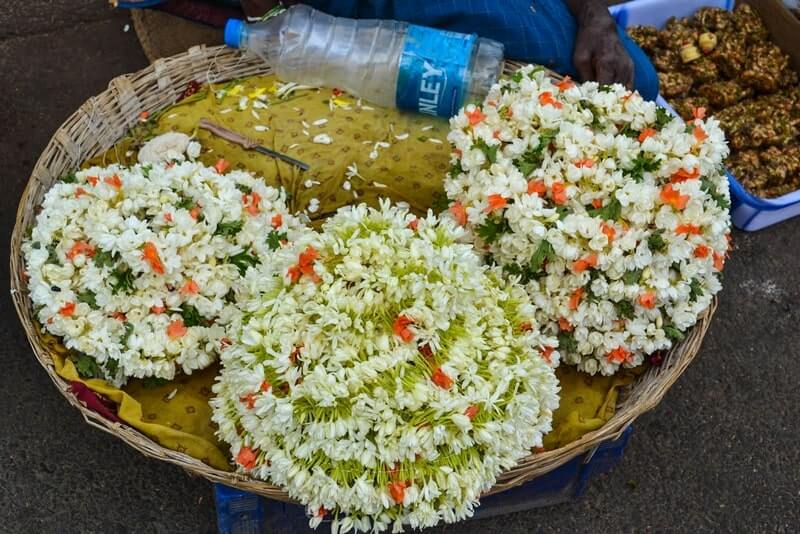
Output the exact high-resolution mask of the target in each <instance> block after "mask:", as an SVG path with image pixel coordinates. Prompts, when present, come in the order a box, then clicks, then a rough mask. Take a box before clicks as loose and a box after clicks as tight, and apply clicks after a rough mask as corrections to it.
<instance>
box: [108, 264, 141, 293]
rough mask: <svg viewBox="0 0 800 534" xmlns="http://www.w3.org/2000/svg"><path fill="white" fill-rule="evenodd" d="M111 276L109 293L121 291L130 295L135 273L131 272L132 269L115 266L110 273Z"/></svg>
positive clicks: (132, 290) (132, 289)
mask: <svg viewBox="0 0 800 534" xmlns="http://www.w3.org/2000/svg"><path fill="white" fill-rule="evenodd" d="M110 276H111V293H113V294H114V295H117V294H118V293H120V292H123V293H125V294H127V295H131V294H133V292H134V289H135V287H134V283H135V282H136V275H135V274H133V271H131V270H129V269H127V268H123V267H117V268H116V269H114V270H113V271H111V273H110Z"/></svg>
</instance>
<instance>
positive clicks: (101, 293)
mask: <svg viewBox="0 0 800 534" xmlns="http://www.w3.org/2000/svg"><path fill="white" fill-rule="evenodd" d="M226 167H227V163H226V162H224V161H220V162H218V164H217V166H216V168H208V167H204V166H203V165H201V164H199V163H194V162H189V161H186V162H182V163H178V164H176V163H174V162H173V163H166V164H165V163H159V164H155V165H149V164H148V165H136V166H134V167H131V168H124V167H120V166H116V165H112V166H110V167H107V168H101V167H92V168H90V169H86V170H82V171H80V172H77V173H75V174H71V175H69V176H67V177H66V178H65V179H63V180H62V181H61V182H59V183H56V184H55V185H54V186H53V187H52V188H51V189H50V190H49V191H48V193H47V195H46V196H45V198H44V202H43V203H42V210H41V212H40V213H39V215H38V216H37V218H36V225H35V226H34V228H33V230H32V233H31V236H30V238H29V239H27V240H26V242H25V243H24V245H23V251H24V254H25V261H26V265H27V274H28V276H29V277H30V281H29V284H28V287H29V290H30V296H31V299H32V301H33V304H34V305H35V307H36V313H37V316H38V319H39V320H40V321H41V323H42V324H43V325H44V327H45V328H46V329H47V330H48V331H49V332H50V333H52V334H54V335H57V336H63V339H64V344H65V345H66V347H67V348H70V349H73V350H75V351H77V352H78V353H80V356H79V357H78V360H77V362H78V370H79V372H81V374H82V375H84V376H103V377H105V378H107V379H109V380H110V381H112V382H113V383H115V384H117V385H120V384H122V383H124V382H125V380H126V379H127V378H128V377H157V378H162V379H172V378H173V376H174V374H175V372H176V370H178V369H181V370H183V371H184V372H185V373H191V372H192V371H193V370H196V369H202V368H204V367H207V366H208V365H209V364H210V363H211V362H212V361H213V360H215V359H216V357H217V353H218V352H219V350H220V349H221V346H224V345H226V344H227V343H229V340H227V338H226V337H225V328H224V324H226V323H228V322H229V321H230V320H231V318H232V317H233V316H235V315H236V314H237V313H238V312H237V308H236V306H235V305H234V304H233V302H234V300H235V292H236V291H237V285H238V284H239V283H241V280H242V276H243V275H244V273H245V272H246V271H247V269H248V268H250V267H252V266H256V265H258V264H260V263H262V262H263V261H265V258H266V257H267V254H268V252H269V251H270V250H271V249H274V248H279V247H280V246H281V243H282V242H283V241H286V240H289V239H292V238H293V237H294V236H293V234H294V233H295V232H296V231H297V228H298V227H299V224H298V222H297V220H296V219H295V218H294V217H292V216H290V215H289V214H288V213H287V211H286V206H285V204H284V200H285V199H284V195H283V193H282V192H280V191H278V190H276V189H273V188H271V187H268V186H266V185H265V184H264V182H263V181H262V180H261V179H259V178H255V177H253V176H251V175H250V174H248V173H245V172H242V171H232V172H230V173H228V174H227V175H225V176H223V175H222V172H224V171H225V170H226ZM265 229H266V230H265Z"/></svg>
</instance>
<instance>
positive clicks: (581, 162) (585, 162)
mask: <svg viewBox="0 0 800 534" xmlns="http://www.w3.org/2000/svg"><path fill="white" fill-rule="evenodd" d="M572 164H573V165H575V166H576V167H578V168H579V169H580V168H583V167H586V168H587V169H591V168H592V167H594V160H593V159H592V158H583V159H576V160H575V161H573V162H572Z"/></svg>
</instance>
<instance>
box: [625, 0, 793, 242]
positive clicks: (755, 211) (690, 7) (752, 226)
mask: <svg viewBox="0 0 800 534" xmlns="http://www.w3.org/2000/svg"><path fill="white" fill-rule="evenodd" d="M735 3H736V2H735V1H734V0H633V1H631V2H628V3H625V4H619V5H615V6H611V8H610V11H611V14H612V15H613V16H614V18H615V19H616V20H617V23H618V24H619V25H620V26H622V27H623V28H628V27H630V26H639V25H649V26H656V27H659V28H660V27H662V26H664V24H665V23H666V22H667V19H669V18H670V17H688V16H690V15H692V14H693V13H694V12H695V11H697V10H698V9H699V8H701V7H704V6H709V7H721V8H724V9H727V10H729V11H730V10H732V9H733V7H734V5H735ZM659 104H661V105H662V106H664V107H666V108H667V109H669V110H670V111H673V110H672V108H671V107H670V106H669V105H667V104H666V102H665V101H664V100H663V99H661V98H659ZM673 113H674V111H673ZM728 182H729V184H730V191H731V217H732V219H733V224H734V225H735V226H736V227H737V228H739V229H741V230H745V231H748V232H752V231H755V230H760V229H762V228H766V227H767V226H770V225H773V224H775V223H778V222H781V221H784V220H786V219H789V218H791V217H795V216H797V215H800V191H794V192H792V193H789V194H787V195H783V196H781V197H778V198H772V199H763V198H760V197H757V196H754V195H752V194H750V193H749V192H747V191H746V190H745V188H744V187H743V186H742V184H740V183H739V181H738V180H736V178H735V177H734V176H733V175H731V174H730V173H728Z"/></svg>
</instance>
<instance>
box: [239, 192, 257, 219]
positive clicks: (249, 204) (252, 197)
mask: <svg viewBox="0 0 800 534" xmlns="http://www.w3.org/2000/svg"><path fill="white" fill-rule="evenodd" d="M259 202H261V195H259V194H258V193H256V192H255V191H253V192H252V193H248V194H247V195H242V204H244V209H245V211H247V213H249V214H250V215H253V216H256V215H258V212H259V208H258V204H259Z"/></svg>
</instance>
